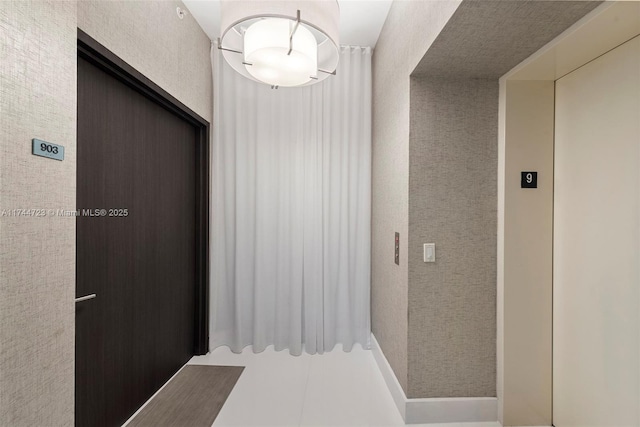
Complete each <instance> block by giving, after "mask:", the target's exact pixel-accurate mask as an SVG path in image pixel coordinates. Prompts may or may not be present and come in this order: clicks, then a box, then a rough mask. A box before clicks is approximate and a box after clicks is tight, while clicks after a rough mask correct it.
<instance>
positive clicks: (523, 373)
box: [499, 81, 554, 426]
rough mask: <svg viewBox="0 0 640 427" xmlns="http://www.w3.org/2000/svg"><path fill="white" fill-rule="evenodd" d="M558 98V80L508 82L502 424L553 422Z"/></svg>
mask: <svg viewBox="0 0 640 427" xmlns="http://www.w3.org/2000/svg"><path fill="white" fill-rule="evenodd" d="M553 100H554V83H553V81H508V82H507V83H506V101H505V102H506V130H505V134H506V140H507V145H506V147H505V160H506V161H505V163H506V169H505V172H504V194H505V201H504V227H505V230H508V231H507V232H506V233H505V234H504V265H502V264H501V265H500V266H499V268H503V274H504V280H503V283H502V284H500V285H499V292H500V293H501V294H502V295H501V296H502V297H501V298H500V300H502V304H503V306H502V310H503V313H504V314H503V315H504V320H503V330H504V336H503V340H504V341H503V342H504V350H503V351H504V352H503V353H502V356H503V359H502V364H503V365H502V366H503V368H502V369H503V372H504V376H503V380H502V384H501V385H502V387H503V396H502V398H503V402H502V403H503V405H504V414H503V416H504V419H503V420H502V421H503V424H504V425H505V426H511V425H518V426H526V425H533V426H541V425H551V292H552V278H551V266H552V235H551V230H552V225H553V126H554V125H553V120H554V118H553V114H554V113H553V108H554V107H553ZM522 171H537V172H538V188H536V189H523V188H520V173H521V172H522Z"/></svg>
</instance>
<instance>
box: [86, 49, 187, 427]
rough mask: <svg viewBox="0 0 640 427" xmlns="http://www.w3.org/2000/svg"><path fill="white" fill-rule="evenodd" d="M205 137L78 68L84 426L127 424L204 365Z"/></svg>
mask: <svg viewBox="0 0 640 427" xmlns="http://www.w3.org/2000/svg"><path fill="white" fill-rule="evenodd" d="M196 137H197V129H196V128H195V127H194V126H193V125H192V124H190V123H188V122H187V121H185V120H184V119H182V118H180V117H179V116H177V115H175V114H174V113H172V112H170V111H168V110H167V109H165V108H163V107H162V106H160V105H159V104H157V103H155V102H154V101H152V100H151V99H149V98H147V97H145V96H143V95H142V94H140V93H139V92H138V91H136V90H134V89H132V88H131V87H130V86H127V85H126V84H124V83H123V82H121V81H120V80H118V79H116V78H114V77H112V76H111V75H110V74H107V73H106V72H105V71H102V69H100V68H97V67H96V66H94V65H92V64H91V63H89V62H88V61H86V60H84V59H82V58H78V150H77V153H78V158H77V178H78V179H77V206H78V208H79V209H80V210H81V215H80V216H79V217H78V218H77V272H76V296H77V297H82V296H84V295H87V294H94V293H95V294H96V295H97V296H96V298H94V299H90V300H87V301H83V302H78V303H76V425H78V426H92V427H94V426H116V425H121V424H122V423H123V422H124V421H126V420H127V418H129V417H130V416H131V415H132V414H133V413H134V412H135V411H136V410H137V409H138V408H139V407H140V406H141V405H142V404H143V403H144V402H145V401H146V400H147V399H148V398H149V397H150V396H151V395H153V393H155V392H156V391H157V390H158V389H159V388H160V387H161V386H162V384H164V383H165V382H166V381H167V380H168V379H169V378H170V377H171V376H172V375H173V374H174V373H175V372H176V371H177V370H178V369H179V368H180V367H181V366H182V365H183V364H184V363H185V362H187V361H188V360H189V358H190V357H191V356H192V355H193V354H194V334H195V332H194V330H195V326H194V324H195V321H196V319H195V313H194V311H195V281H196V276H197V274H196V253H195V252H196V236H195V234H196V170H197V168H196ZM83 209H85V210H87V211H84V212H83V211H82V210H83ZM101 209H103V210H105V211H106V214H105V211H100V210H101ZM125 210H126V211H125ZM89 214H92V215H95V216H88V215H89Z"/></svg>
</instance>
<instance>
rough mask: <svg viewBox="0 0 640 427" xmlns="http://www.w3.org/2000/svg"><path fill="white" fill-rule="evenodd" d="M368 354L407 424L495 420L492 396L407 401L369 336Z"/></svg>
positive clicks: (373, 337)
mask: <svg viewBox="0 0 640 427" xmlns="http://www.w3.org/2000/svg"><path fill="white" fill-rule="evenodd" d="M371 351H372V352H373V357H374V358H375V360H376V363H377V364H378V368H379V369H380V372H382V376H383V378H384V381H385V382H386V383H387V387H388V388H389V391H390V392H391V396H392V397H393V401H394V402H395V404H396V406H397V407H398V411H400V415H402V418H403V419H404V422H405V423H406V424H429V423H464V422H493V421H497V420H498V399H497V398H495V397H451V398H433V399H407V396H406V395H405V393H404V390H403V389H402V386H401V385H400V383H399V382H398V379H397V378H396V376H395V374H394V373H393V370H392V369H391V366H390V365H389V362H388V361H387V358H386V357H385V356H384V353H382V349H381V348H380V345H379V344H378V341H377V340H376V337H375V336H374V335H373V334H371Z"/></svg>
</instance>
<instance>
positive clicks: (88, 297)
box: [76, 294, 96, 302]
mask: <svg viewBox="0 0 640 427" xmlns="http://www.w3.org/2000/svg"><path fill="white" fill-rule="evenodd" d="M95 297H96V294H89V295H85V296H83V297H80V298H76V302H82V301H86V300H88V299H94V298H95Z"/></svg>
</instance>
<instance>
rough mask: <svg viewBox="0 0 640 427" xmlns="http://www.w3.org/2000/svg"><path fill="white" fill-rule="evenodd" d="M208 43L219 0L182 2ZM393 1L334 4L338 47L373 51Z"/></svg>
mask: <svg viewBox="0 0 640 427" xmlns="http://www.w3.org/2000/svg"><path fill="white" fill-rule="evenodd" d="M183 2H184V4H185V6H187V8H188V9H189V12H190V13H191V14H192V15H193V17H194V18H195V19H196V21H197V22H198V24H200V26H201V27H202V29H203V30H204V32H205V33H207V35H208V36H209V38H210V39H212V40H215V39H217V38H218V37H220V0H183ZM392 2H393V0H338V3H339V4H340V44H341V45H350V46H370V47H375V45H376V42H377V41H378V36H379V35H380V31H381V30H382V26H383V25H384V21H385V20H386V19H387V14H388V13H389V9H390V8H391V3H392Z"/></svg>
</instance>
